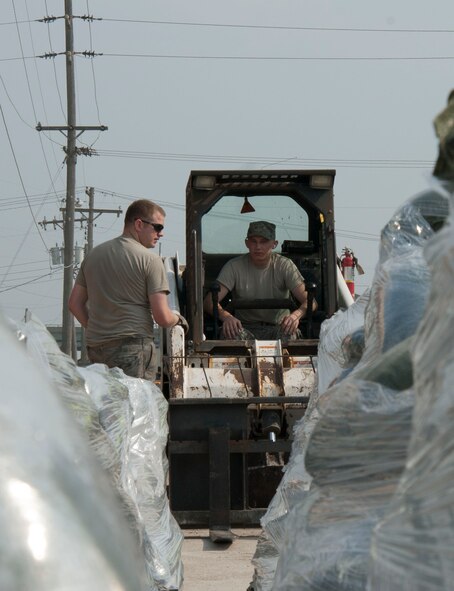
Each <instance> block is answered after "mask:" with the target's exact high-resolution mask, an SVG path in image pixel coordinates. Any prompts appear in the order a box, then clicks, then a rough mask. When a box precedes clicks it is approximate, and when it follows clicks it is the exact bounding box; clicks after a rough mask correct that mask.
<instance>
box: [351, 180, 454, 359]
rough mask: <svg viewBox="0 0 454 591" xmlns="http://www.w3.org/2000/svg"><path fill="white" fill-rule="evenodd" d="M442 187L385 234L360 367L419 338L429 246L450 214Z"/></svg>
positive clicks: (413, 202)
mask: <svg viewBox="0 0 454 591" xmlns="http://www.w3.org/2000/svg"><path fill="white" fill-rule="evenodd" d="M448 209H449V206H448V200H447V198H446V195H444V193H443V191H442V189H441V187H439V186H438V187H437V188H436V189H433V190H430V191H425V192H423V193H420V194H418V195H416V196H415V197H412V198H411V199H409V200H408V201H407V202H406V203H404V205H403V206H402V207H400V208H399V209H398V210H397V211H396V213H395V214H394V215H393V217H392V218H391V219H390V221H389V222H388V223H387V224H386V226H385V227H384V228H383V230H382V232H381V240H380V248H379V260H378V264H377V267H376V270H375V275H374V279H373V282H372V286H371V294H370V301H369V304H368V306H367V308H366V315H365V351H364V354H363V357H362V360H361V362H360V364H358V367H360V366H362V365H364V364H368V363H370V362H371V361H374V360H376V358H377V357H378V356H379V355H381V354H383V353H385V352H386V351H389V350H390V349H391V348H392V347H394V346H395V345H397V344H398V343H400V342H402V341H404V340H405V339H407V338H408V337H410V336H411V335H413V334H414V333H415V331H416V329H417V327H418V324H419V322H420V320H421V318H422V316H423V314H424V311H425V308H426V305H427V301H428V297H429V291H430V284H431V278H430V271H429V268H428V266H427V263H426V260H425V258H424V255H423V248H424V245H425V244H426V243H427V241H428V240H429V239H430V238H432V236H433V235H434V233H435V229H438V225H439V224H440V223H441V222H442V220H444V219H446V217H447V215H448Z"/></svg>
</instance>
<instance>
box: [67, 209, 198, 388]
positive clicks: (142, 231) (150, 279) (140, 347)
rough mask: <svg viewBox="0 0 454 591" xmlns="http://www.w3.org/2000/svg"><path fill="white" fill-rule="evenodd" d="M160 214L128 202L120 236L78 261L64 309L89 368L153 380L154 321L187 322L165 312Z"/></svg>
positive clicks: (169, 324)
mask: <svg viewBox="0 0 454 591" xmlns="http://www.w3.org/2000/svg"><path fill="white" fill-rule="evenodd" d="M164 219H165V211H164V210H163V209H162V207H160V206H159V205H157V204H156V203H153V202H152V201H148V200H147V199H139V200H137V201H134V202H133V203H131V205H130V206H129V207H128V209H127V211H126V215H125V221H124V228H123V234H122V235H121V236H118V237H117V238H114V239H113V240H109V241H107V242H104V243H103V244H100V245H98V246H96V247H95V248H94V249H93V250H92V251H91V252H90V253H89V254H88V256H87V257H86V258H85V259H84V260H83V262H82V265H81V267H80V271H79V273H78V275H77V278H76V282H75V285H74V288H73V290H72V292H71V295H70V298H69V309H70V311H71V313H72V314H73V315H74V316H75V317H76V318H77V320H78V321H79V322H80V324H81V325H82V326H83V327H84V328H85V329H86V343H87V352H88V357H89V359H90V361H91V363H104V364H106V365H107V366H109V367H120V368H121V369H122V370H123V371H124V372H125V374H126V375H128V376H132V377H137V378H145V379H149V380H154V379H155V377H156V370H157V367H156V361H155V355H154V344H153V320H154V322H156V323H157V324H158V325H159V326H162V327H163V328H170V327H172V326H175V325H177V324H181V325H182V326H183V328H184V329H185V330H187V322H186V320H185V319H184V318H183V317H182V316H181V315H180V314H177V313H176V312H173V311H172V310H171V309H170V308H169V304H168V300H167V295H168V293H169V284H168V281H167V275H166V271H165V269H164V264H163V262H162V259H161V258H160V257H159V256H158V255H157V254H155V253H153V252H151V251H150V250H149V249H150V248H154V247H155V246H156V244H157V243H158V241H159V239H160V238H162V236H163V235H164V234H163V231H164Z"/></svg>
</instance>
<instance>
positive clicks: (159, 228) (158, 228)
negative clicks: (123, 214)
mask: <svg viewBox="0 0 454 591" xmlns="http://www.w3.org/2000/svg"><path fill="white" fill-rule="evenodd" d="M139 219H140V221H141V222H143V223H144V224H148V225H149V226H153V230H154V231H155V232H157V233H158V234H159V232H162V231H163V230H164V226H163V225H162V224H155V223H154V222H149V221H148V220H143V219H142V218H139Z"/></svg>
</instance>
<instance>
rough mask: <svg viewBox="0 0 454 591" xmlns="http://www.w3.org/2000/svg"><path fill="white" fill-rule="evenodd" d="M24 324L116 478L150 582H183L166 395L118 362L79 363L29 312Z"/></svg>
mask: <svg viewBox="0 0 454 591" xmlns="http://www.w3.org/2000/svg"><path fill="white" fill-rule="evenodd" d="M19 329H20V333H21V334H22V335H23V336H25V342H26V346H27V348H28V350H29V351H30V352H31V353H32V355H33V356H34V357H35V358H36V359H37V361H38V362H39V364H40V365H41V367H42V368H43V370H44V372H46V373H48V374H49V376H50V377H51V378H52V380H53V382H54V383H55V384H56V385H57V387H58V391H59V393H60V397H61V400H62V401H63V403H64V404H65V405H66V406H67V408H68V410H69V411H70V413H71V414H72V415H73V416H74V418H75V419H76V421H77V423H78V424H79V426H80V427H81V428H82V430H83V432H84V434H85V435H86V436H87V437H88V441H89V443H90V446H91V447H92V449H93V451H94V452H95V454H96V456H97V457H98V458H99V459H100V461H101V463H102V465H103V466H104V468H106V470H107V471H108V473H109V474H110V476H111V478H112V483H113V485H114V487H115V489H116V491H117V493H118V496H119V498H120V499H121V505H122V507H123V512H124V514H125V516H126V518H127V520H128V522H129V527H130V529H131V531H132V532H133V533H134V535H135V537H136V540H137V541H138V543H139V545H140V547H141V548H142V551H143V558H144V562H145V567H146V571H147V574H148V585H149V587H148V588H149V589H150V590H154V589H159V591H161V590H162V591H164V590H169V589H178V588H179V587H180V585H181V581H182V572H183V569H182V563H181V549H182V541H183V536H182V533H181V530H180V529H179V527H178V525H177V523H176V522H175V521H174V519H173V516H172V515H171V514H170V510H169V507H168V501H167V495H166V488H165V481H166V475H167V457H166V455H165V449H166V443H167V421H166V417H167V402H166V400H165V398H164V396H163V395H162V393H161V391H160V390H159V388H157V387H156V386H155V385H154V384H152V383H151V382H148V381H146V380H140V379H137V378H128V377H127V376H125V374H124V373H123V372H122V371H121V370H119V369H118V368H116V369H114V370H109V369H108V368H107V366H104V365H101V364H95V365H92V366H89V367H87V368H80V367H78V366H77V365H76V364H75V363H74V361H73V360H72V359H71V358H70V357H69V356H67V355H65V354H64V353H62V352H61V351H60V349H59V347H58V345H57V343H56V342H55V340H54V339H53V337H52V336H51V335H50V333H49V332H48V331H47V329H46V327H45V326H44V325H43V324H42V323H41V322H40V321H39V320H38V319H37V318H36V317H34V316H33V315H31V314H29V315H28V318H27V321H26V322H25V323H24V324H22V325H19Z"/></svg>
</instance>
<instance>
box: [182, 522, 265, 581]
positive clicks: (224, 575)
mask: <svg viewBox="0 0 454 591" xmlns="http://www.w3.org/2000/svg"><path fill="white" fill-rule="evenodd" d="M232 531H233V533H235V534H236V535H237V538H236V539H235V540H234V541H233V542H232V544H229V545H224V544H213V543H212V542H211V540H210V538H209V534H208V530H184V531H183V533H184V543H183V565H184V582H183V587H182V591H247V588H248V586H249V583H250V582H251V581H252V574H253V572H254V568H253V566H252V564H251V559H252V556H253V555H254V552H255V548H256V546H257V539H258V536H259V533H260V530H259V529H234V530H232Z"/></svg>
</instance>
